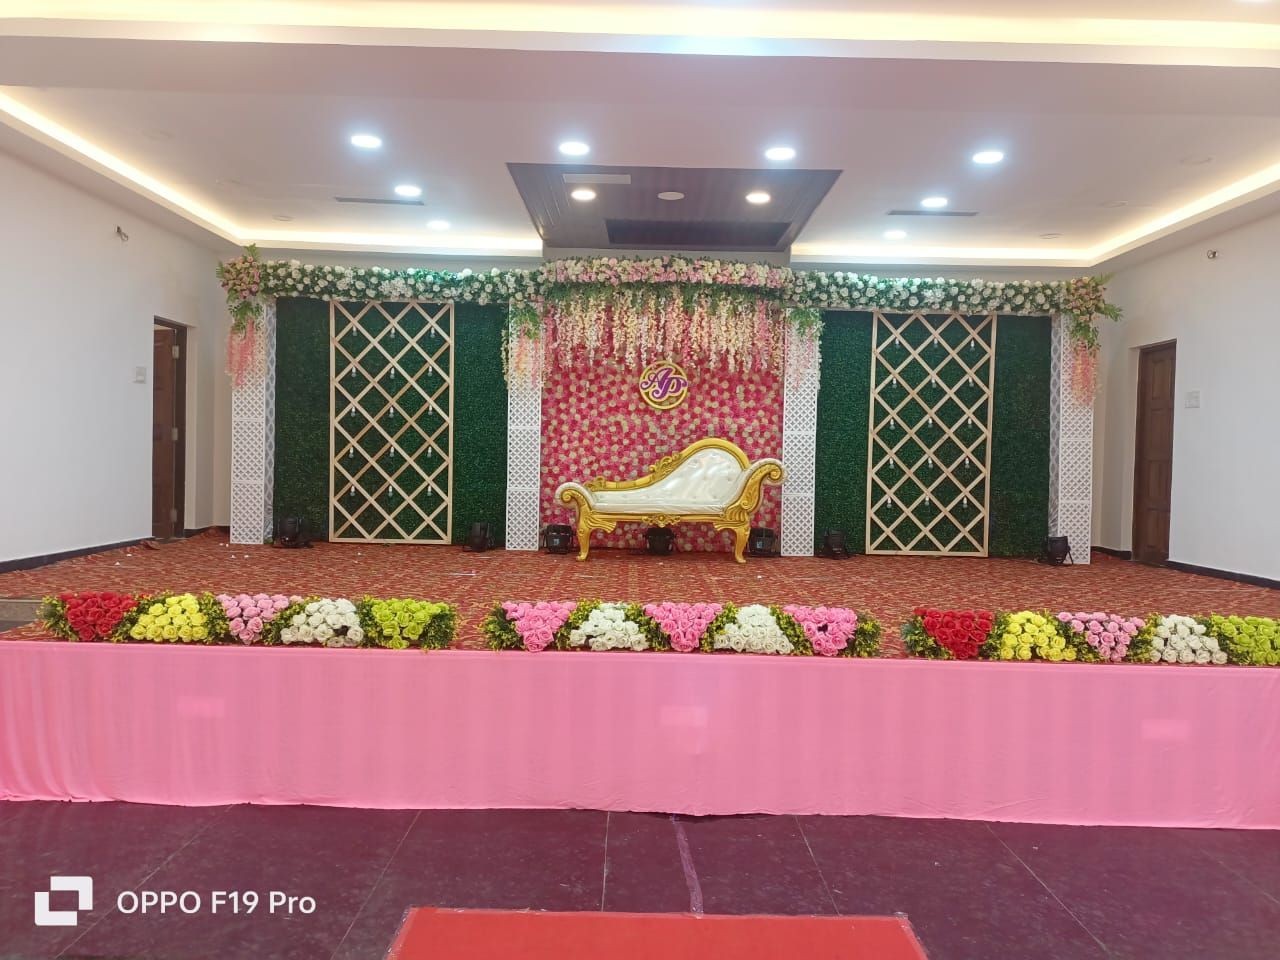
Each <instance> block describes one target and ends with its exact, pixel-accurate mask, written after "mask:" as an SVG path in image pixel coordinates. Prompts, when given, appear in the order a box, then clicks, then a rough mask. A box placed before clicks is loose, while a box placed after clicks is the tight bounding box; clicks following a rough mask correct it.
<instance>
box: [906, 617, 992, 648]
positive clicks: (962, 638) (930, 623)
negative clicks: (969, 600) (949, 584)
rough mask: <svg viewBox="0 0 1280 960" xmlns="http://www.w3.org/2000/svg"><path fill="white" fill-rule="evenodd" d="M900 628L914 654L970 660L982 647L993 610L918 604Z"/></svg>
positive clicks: (987, 633) (989, 631)
mask: <svg viewBox="0 0 1280 960" xmlns="http://www.w3.org/2000/svg"><path fill="white" fill-rule="evenodd" d="M913 614H914V616H913V617H912V619H911V621H910V622H909V623H908V624H907V625H906V627H904V628H903V642H904V645H905V646H906V648H907V650H908V651H909V652H910V653H912V654H913V655H915V656H917V657H932V658H934V659H938V660H973V659H974V658H975V657H977V656H978V655H979V653H981V651H982V645H983V644H984V643H986V642H987V638H988V637H989V636H990V634H991V628H992V626H994V624H995V614H993V613H992V612H991V611H990V610H929V609H925V608H924V607H918V608H916V610H914V611H913Z"/></svg>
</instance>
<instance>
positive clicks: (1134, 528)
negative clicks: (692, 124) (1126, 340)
mask: <svg viewBox="0 0 1280 960" xmlns="http://www.w3.org/2000/svg"><path fill="white" fill-rule="evenodd" d="M1166 347H1173V403H1172V409H1173V411H1174V413H1173V414H1172V416H1174V417H1175V418H1176V416H1177V409H1178V341H1177V338H1176V337H1175V338H1173V339H1170V340H1160V341H1157V342H1156V343H1144V344H1143V345H1142V346H1140V347H1138V357H1137V359H1138V371H1137V376H1136V377H1134V383H1135V390H1136V396H1135V403H1134V411H1133V416H1134V421H1135V426H1134V432H1133V497H1132V501H1131V504H1130V511H1129V512H1130V513H1132V514H1133V516H1132V517H1131V518H1130V525H1129V555H1130V556H1131V557H1133V559H1135V560H1137V559H1138V558H1139V554H1140V553H1141V552H1143V551H1140V550H1139V549H1138V546H1139V542H1140V540H1139V536H1138V530H1139V527H1140V520H1141V514H1140V513H1139V511H1138V496H1139V493H1140V487H1139V480H1141V471H1142V441H1143V440H1144V439H1145V438H1144V436H1143V429H1142V396H1143V393H1142V357H1143V354H1146V353H1150V352H1151V351H1153V350H1163V349H1165V348H1166ZM1169 463H1170V466H1169V471H1170V484H1171V485H1172V473H1173V465H1172V464H1173V430H1172V426H1171V427H1170V431H1169ZM1172 499H1173V498H1172V492H1171V493H1170V503H1169V507H1170V522H1171V523H1172V508H1173V502H1172ZM1168 559H1169V558H1168V557H1167V556H1166V557H1165V562H1166V563H1167V562H1168Z"/></svg>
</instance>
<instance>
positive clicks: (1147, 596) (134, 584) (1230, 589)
mask: <svg viewBox="0 0 1280 960" xmlns="http://www.w3.org/2000/svg"><path fill="white" fill-rule="evenodd" d="M1093 560H1094V562H1093V563H1092V565H1090V566H1079V567H1072V566H1065V567H1050V566H1045V565H1043V564H1039V563H1035V562H1034V561H1030V560H1008V559H971V558H955V557H950V558H948V557H885V556H876V557H862V556H855V557H850V558H849V559H847V560H827V559H819V558H777V559H772V558H771V559H750V560H749V561H748V563H746V564H745V565H739V564H736V563H734V562H733V559H732V557H730V556H728V555H727V554H707V553H699V554H676V555H673V556H670V557H651V556H647V555H645V554H642V553H637V552H632V551H627V550H593V551H592V553H591V557H590V559H589V560H587V562H585V563H578V562H577V560H576V559H575V558H574V557H572V556H549V555H547V554H542V553H523V552H510V553H508V552H506V551H503V550H494V551H490V552H487V553H471V552H469V551H467V550H465V549H463V548H461V547H426V546H385V545H374V544H367V545H366V544H359V545H357V544H332V543H317V544H315V545H314V546H312V547H310V548H307V549H304V550H283V549H279V548H275V547H268V546H240V545H235V544H229V543H228V542H227V537H226V532H225V531H216V530H215V531H209V532H206V533H203V534H201V535H199V536H195V537H192V538H190V539H187V540H179V541H175V542H172V543H165V544H159V545H156V546H154V547H146V546H135V547H129V548H126V549H120V550H109V551H105V552H103V553H97V554H92V555H89V556H85V557H78V558H75V559H72V560H64V561H62V562H60V563H56V564H51V565H49V566H45V567H39V568H37V569H34V570H20V571H13V572H9V573H3V574H0V597H32V598H34V597H40V596H42V595H45V594H49V593H56V592H59V591H63V590H118V591H123V592H128V591H136V592H147V591H152V592H155V591H160V590H193V591H200V590H211V591H214V592H224V591H226V592H239V591H247V592H249V593H257V592H267V593H275V592H280V593H299V594H307V595H309V594H318V595H326V596H335V597H336V596H348V597H359V596H363V595H364V594H373V595H378V596H389V597H390V596H412V597H423V598H428V599H433V600H447V601H449V602H451V603H454V604H456V605H457V606H458V610H459V614H460V621H461V622H460V632H459V638H458V643H457V645H458V646H460V647H475V646H479V645H480V635H479V624H480V621H481V619H482V618H483V617H484V614H485V612H486V611H487V610H488V608H490V607H491V606H492V605H493V604H494V603H496V602H499V601H502V600H571V599H583V598H600V599H617V600H637V601H650V600H675V601H705V600H731V601H733V602H735V603H751V602H765V603H768V602H780V603H812V604H818V603H822V604H831V605H840V606H848V607H855V608H857V609H859V610H870V611H871V612H872V613H873V614H874V615H875V616H877V617H878V618H879V619H880V620H881V622H882V623H883V624H884V626H885V641H886V643H885V647H886V653H889V654H891V655H893V654H897V655H901V645H900V642H899V640H898V628H899V626H900V625H901V624H902V622H903V621H904V620H906V619H907V617H909V616H910V612H911V610H912V609H913V608H914V607H916V606H922V605H928V606H934V607H985V608H995V609H1006V610H1008V609H1026V608H1040V607H1048V608H1050V609H1053V610H1057V609H1062V608H1067V607H1072V608H1076V607H1079V608H1085V609H1089V610H1096V609H1105V610H1107V611H1109V612H1113V613H1121V614H1146V613H1151V612H1156V611H1158V612H1161V613H1191V614H1196V613H1235V614H1241V615H1259V616H1280V590H1271V589H1267V588H1265V587H1254V586H1248V585H1246V584H1240V583H1234V582H1231V581H1226V580H1218V579H1214V578H1210V577H1202V576H1197V575H1195V574H1189V573H1182V572H1180V571H1176V570H1169V569H1164V568H1157V567H1149V566H1144V565H1142V564H1137V563H1130V562H1127V561H1123V560H1117V559H1114V558H1112V557H1108V556H1104V555H1101V554H1095V555H1094V558H1093ZM44 636H47V634H45V633H44V631H43V630H42V629H41V628H40V627H38V626H34V625H33V626H28V627H21V628H18V629H17V630H11V631H9V632H8V633H5V634H0V637H4V638H7V639H16V638H23V639H32V638H38V637H44Z"/></svg>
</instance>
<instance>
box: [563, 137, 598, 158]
mask: <svg viewBox="0 0 1280 960" xmlns="http://www.w3.org/2000/svg"><path fill="white" fill-rule="evenodd" d="M560 152H561V153H563V154H564V155H565V156H566V157H585V156H586V155H587V154H588V153H590V152H591V148H590V147H589V146H587V145H586V144H585V143H583V142H582V141H581V140H566V141H565V142H564V143H562V144H560Z"/></svg>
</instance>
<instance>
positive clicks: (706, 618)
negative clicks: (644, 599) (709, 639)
mask: <svg viewBox="0 0 1280 960" xmlns="http://www.w3.org/2000/svg"><path fill="white" fill-rule="evenodd" d="M723 610H724V606H723V605H721V604H719V603H646V604H645V605H644V614H645V616H646V617H648V618H649V619H651V620H652V621H653V622H654V623H656V624H657V625H658V626H659V627H660V628H661V629H662V632H663V633H665V634H666V635H667V639H668V640H669V641H670V643H671V649H672V650H675V651H677V652H679V653H689V652H690V651H693V650H697V649H698V646H699V644H700V643H701V642H702V636H703V634H705V633H706V632H707V627H709V626H711V621H712V620H714V619H715V618H716V617H718V616H720V613H721V612H722V611H723Z"/></svg>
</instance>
